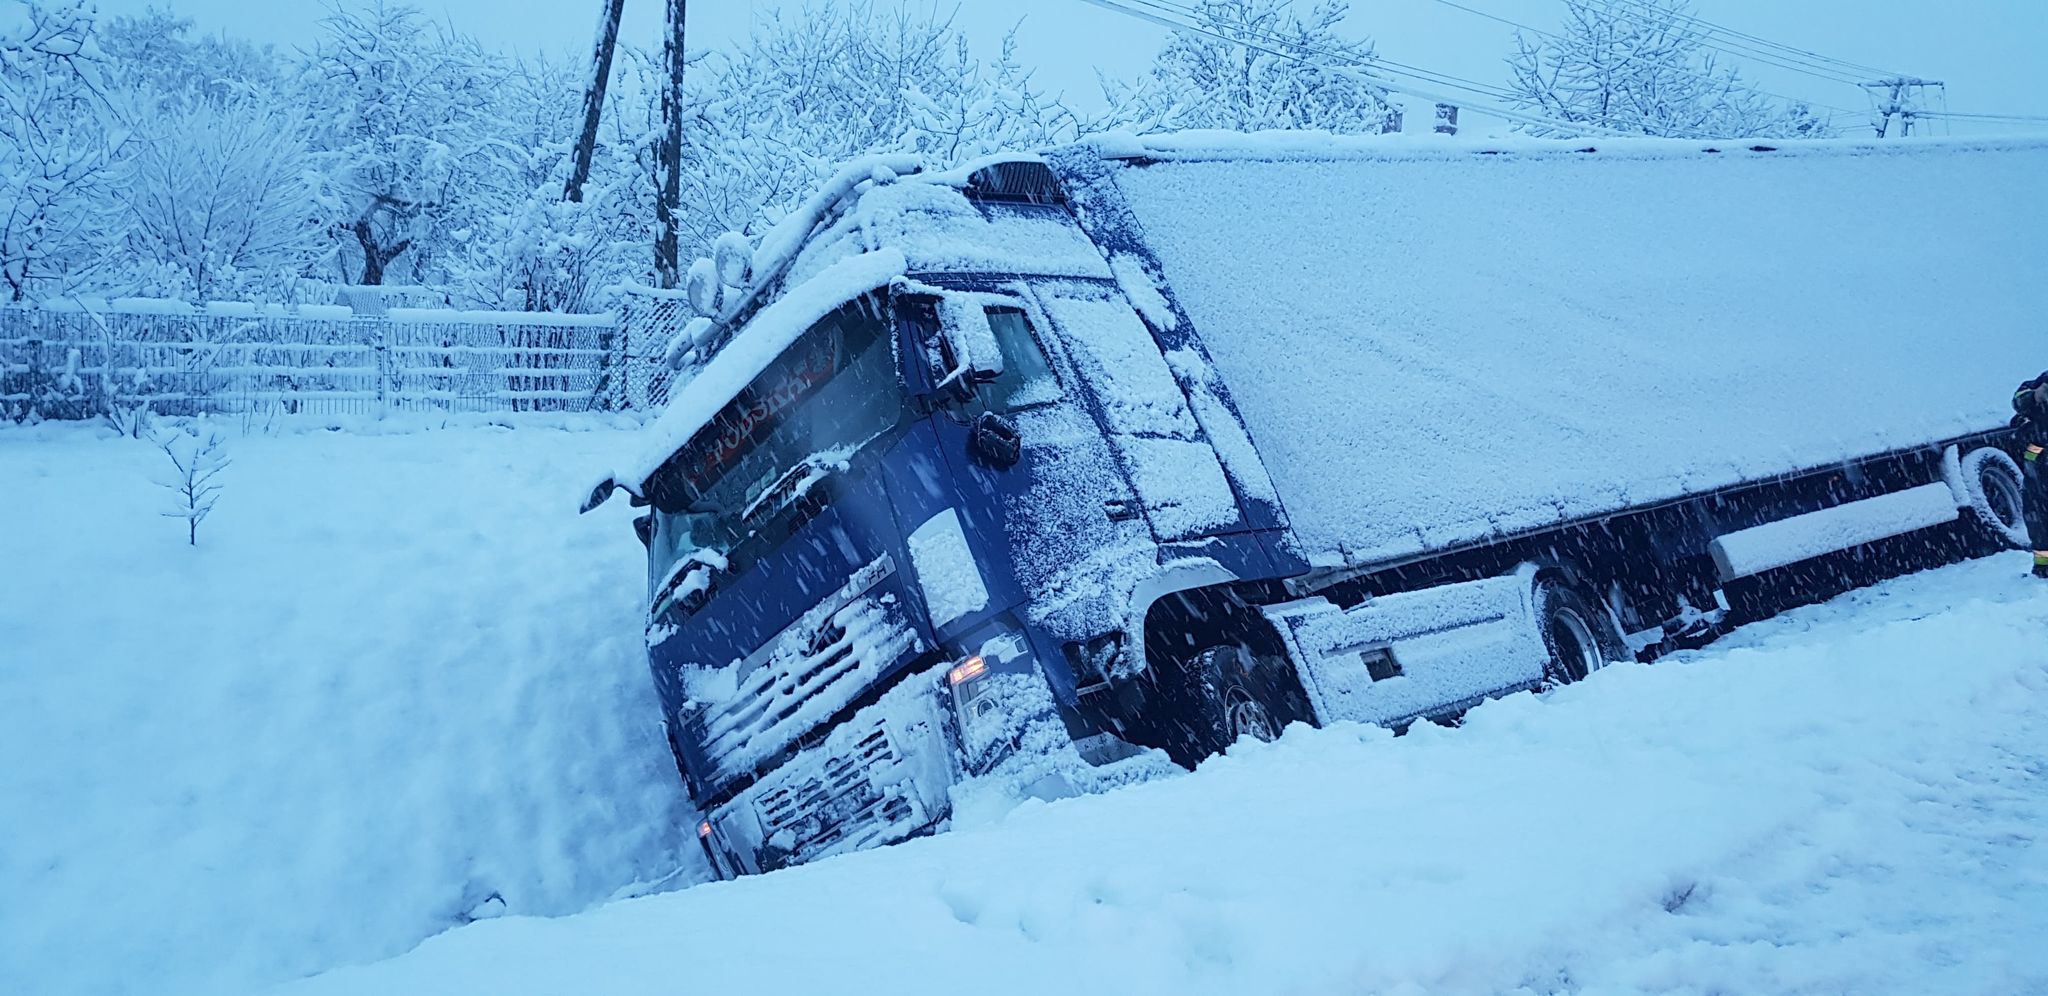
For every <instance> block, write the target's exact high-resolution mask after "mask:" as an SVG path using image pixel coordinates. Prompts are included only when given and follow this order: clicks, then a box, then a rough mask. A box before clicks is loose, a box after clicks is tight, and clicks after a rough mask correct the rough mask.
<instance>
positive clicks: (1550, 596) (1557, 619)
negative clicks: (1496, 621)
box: [1536, 575, 1628, 686]
mask: <svg viewBox="0 0 2048 996" xmlns="http://www.w3.org/2000/svg"><path fill="white" fill-rule="evenodd" d="M1536 627H1537V629H1538V630H1539V631H1540V632H1541V633H1542V635H1543V649H1544V650H1545V651H1546V652H1547V657H1546V659H1545V660H1544V662H1543V682H1544V684H1545V685H1550V686H1556V685H1569V684H1571V683H1572V682H1574V681H1578V680H1580V679H1582V678H1584V677H1586V676H1587V675H1589V674H1592V673H1593V672H1594V671H1597V670H1599V669H1600V668H1601V667H1603V666H1605V665H1606V663H1607V662H1608V661H1612V660H1621V659H1624V658H1626V657H1628V644H1627V643H1626V642H1625V641H1623V640H1622V638H1621V633H1620V632H1618V631H1617V630H1616V629H1615V626H1614V619H1613V616H1612V615H1611V614H1609V613H1608V612H1607V610H1606V609H1605V608H1604V607H1603V606H1601V605H1600V603H1599V602H1598V601H1597V600H1595V599H1594V598H1593V597H1592V596H1590V595H1588V594H1587V593H1586V592H1585V591H1584V590H1583V589H1581V588H1579V587H1578V586H1577V585H1574V584H1572V583H1571V582H1569V581H1566V580H1565V579H1563V578H1561V577H1557V576H1555V575H1544V576H1543V577H1540V578H1539V579H1538V580H1537V582H1536Z"/></svg>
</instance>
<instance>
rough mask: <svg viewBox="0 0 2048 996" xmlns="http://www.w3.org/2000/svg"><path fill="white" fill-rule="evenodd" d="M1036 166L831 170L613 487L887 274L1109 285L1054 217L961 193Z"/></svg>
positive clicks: (631, 484) (764, 255) (779, 237)
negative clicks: (991, 171)
mask: <svg viewBox="0 0 2048 996" xmlns="http://www.w3.org/2000/svg"><path fill="white" fill-rule="evenodd" d="M1035 158H1036V157H1033V156H1029V155H1021V156H1020V155H1012V156H1001V157H991V158H990V159H988V160H984V161H982V162H979V163H975V164H971V165H970V166H968V167H963V168H961V169H956V170H950V171H946V172H943V173H929V174H910V175H904V174H906V173H908V171H909V170H910V169H912V168H914V165H915V163H914V160H906V159H905V158H904V157H900V156H899V157H890V156H883V157H869V158H866V159H861V160H857V161H855V162H854V163H851V164H849V165H848V166H847V167H846V168H844V169H842V170H840V171H839V172H838V173H837V174H836V175H835V176H834V177H833V178H832V179H831V180H829V181H828V182H827V183H826V184H825V185H824V186H823V187H821V188H820V190H819V191H818V193H817V194H815V195H813V196H812V197H811V198H810V199H809V200H807V201H806V202H805V203H804V205H803V206H802V207H800V208H799V209H798V210H797V211H795V212H792V213H791V215H790V216H789V217H788V218H785V219H784V220H783V221H782V222H781V223H779V224H778V225H776V227H775V228H774V229H773V230H771V231H770V232H769V233H768V234H767V235H766V236H764V237H763V238H762V241H761V245H760V246H759V248H757V249H756V250H755V252H754V259H753V270H754V273H753V282H752V284H751V286H750V288H749V289H748V290H746V291H744V292H742V293H735V294H730V295H728V299H727V300H726V301H725V302H724V303H723V304H722V305H721V309H720V317H719V322H720V323H721V325H723V326H724V328H723V329H721V330H718V331H714V332H709V333H706V338H707V339H709V340H710V341H713V342H714V343H716V344H717V345H716V350H717V351H716V353H715V354H714V355H713V358H712V360H711V362H710V363H708V364H707V365H706V366H705V367H704V368H703V370H701V371H699V372H698V373H696V374H695V375H694V376H692V377H691V378H690V379H689V381H688V382H687V383H685V384H683V385H681V386H679V387H678V388H677V389H675V390H674V391H673V392H672V394H671V399H672V400H671V401H670V403H669V406H668V408H667V409H666V410H665V411H664V412H663V413H662V415H661V416H660V418H659V419H658V420H657V421H656V422H655V423H654V425H653V426H652V428H651V430H650V431H649V432H648V434H647V436H646V445H645V447H644V449H642V450H641V451H640V452H639V453H638V454H637V455H636V456H635V457H634V458H633V459H632V460H629V461H627V462H626V463H623V464H621V465H620V466H619V467H618V468H617V470H616V472H615V473H614V474H613V475H612V479H613V480H614V481H616V482H618V483H620V484H623V485H625V486H627V487H628V488H631V489H634V490H636V491H637V490H640V489H641V488H642V487H643V486H644V485H645V483H646V480H647V478H648V477H649V476H650V475H652V474H653V473H654V471H655V470H656V468H658V467H660V466H661V464H662V462H663V461H665V460H667V459H668V457H669V456H670V455H671V454H673V453H674V452H675V451H676V450H677V449H679V448H680V447H682V446H683V445H684V444H685V443H687V442H689V440H690V437H692V436H694V435H695V434H696V433H697V431H698V430H700V429H702V428H703V427H704V425H705V424H706V423H707V422H709V420H710V419H711V418H712V417H714V416H715V415H717V413H718V412H719V410H720V409H722V408H723V407H724V406H725V405H726V403H728V402H730V401H731V400H732V399H733V398H734V397H736V396H738V394H739V392H740V391H741V390H743V389H744V388H745V387H746V385H747V384H749V383H751V382H752V380H753V378H754V377H756V376H759V375H760V373H761V371H763V370H765V369H766V368H767V366H768V364H769V363H771V362H773V361H774V359H775V357H776V356H778V355H780V354H781V352H782V351H783V350H785V349H788V348H789V346H790V345H791V344H792V343H794V342H795V341H796V338H797V336H799V335H801V334H802V333H803V331H804V330H805V329H806V328H807V327H809V325H810V324H811V323H812V322H816V321H817V320H818V319H820V318H823V317H824V316H825V315H828V314H830V313H831V312H832V310H833V309H834V308H836V307H838V306H839V305H841V304H844V303H845V302H846V301H848V300H851V299H852V298H854V297H857V296H859V295H861V294H863V293H866V292H868V291H871V290H875V289H876V288H879V287H882V286H884V285H886V284H888V283H889V282H891V281H892V280H893V279H895V278H896V277H899V276H903V275H905V274H909V273H932V272H970V271H980V272H1002V273H1021V274H1030V273H1044V274H1062V275H1070V276H1092V277H1100V278H1105V279H1106V278H1108V277H1109V276H1110V271H1109V266H1108V264H1107V263H1106V262H1104V260H1103V258H1102V254H1101V253H1100V252H1098V251H1097V250H1096V248H1095V246H1094V244H1093V243H1091V242H1089V241H1088V239H1087V237H1086V236H1084V235H1082V233H1081V232H1080V230H1079V229H1077V228H1075V227H1074V226H1073V225H1072V224H1070V223H1067V222H1066V221H1065V220H1064V219H1063V218H1056V217H1043V216H1036V217H1035V216H1031V215H1028V214H1017V215H1011V216H1006V217H1004V218H1003V219H1002V221H1001V222H1000V223H995V222H992V221H991V220H990V218H989V217H988V216H987V215H986V214H984V213H983V212H982V211H981V210H980V209H979V208H977V207H976V206H975V205H974V204H973V203H972V202H971V201H969V200H968V198H967V196H966V194H965V193H963V188H965V187H966V186H967V185H968V183H969V182H970V180H971V179H972V177H973V176H974V170H975V169H977V168H979V167H980V166H984V165H988V164H990V163H995V162H1012V161H1018V160H1031V159H1035ZM778 295H779V296H778ZM757 309H758V310H757ZM720 340H722V342H721V341H720Z"/></svg>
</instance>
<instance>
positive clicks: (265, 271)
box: [123, 95, 325, 300]
mask: <svg viewBox="0 0 2048 996" xmlns="http://www.w3.org/2000/svg"><path fill="white" fill-rule="evenodd" d="M124 178H125V182H124V184H123V193H124V198H125V201H126V203H127V204H128V207H129V212H130V217H131V219H132V224H131V225H130V226H129V245H130V247H131V249H132V250H133V252H134V256H135V259H136V260H137V261H138V262H139V263H142V264H149V265H152V266H153V268H154V272H152V273H150V274H148V276H149V277H150V278H151V279H150V280H149V281H148V283H147V285H146V286H145V287H143V288H142V289H143V290H144V291H145V292H147V293H150V294H152V295H154V296H163V297H182V298H189V299H192V300H208V299H213V298H235V297H238V296H252V293H251V292H261V291H262V290H265V289H267V288H266V287H265V285H266V284H267V283H274V282H275V279H276V278H278V277H280V276H283V277H290V276H296V275H298V274H300V273H302V272H303V271H305V270H306V269H307V267H309V266H310V265H311V264H312V262H313V261H314V259H316V258H317V257H318V255H319V254H320V253H321V251H322V249H323V247H324V242H325V234H324V232H323V230H322V226H321V224H320V218H319V215H320V212H319V198H318V188H317V184H316V182H315V180H314V169H313V163H312V159H311V154H310V152H309V151H308V149H307V145H306V137H305V126H304V124H303V123H302V122H301V120H300V119H299V117H298V115H297V114H295V113H293V112H291V111H288V110H286V109H284V108H281V107H278V106H277V105H275V104H271V103H268V102H264V101H261V100H258V99H256V98H253V97H249V96H220V97H215V96H211V95H207V96H203V97H201V98H200V99H197V100H195V101H193V102H191V103H190V104H187V105H184V106H179V105H177V104H165V105H163V106H161V107H159V109H158V113H156V114H153V115H151V119H150V121H149V123H148V124H147V125H146V126H145V131H144V132H143V133H142V136H141V139H140V140H139V141H138V142H137V143H136V153H135V155H134V157H133V159H132V160H131V161H130V163H129V164H128V167H127V169H126V170H125V172H124Z"/></svg>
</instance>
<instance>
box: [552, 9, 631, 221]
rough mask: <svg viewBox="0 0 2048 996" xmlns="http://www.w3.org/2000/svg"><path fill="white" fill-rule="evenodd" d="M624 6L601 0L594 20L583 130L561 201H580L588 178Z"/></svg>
mask: <svg viewBox="0 0 2048 996" xmlns="http://www.w3.org/2000/svg"><path fill="white" fill-rule="evenodd" d="M625 10H626V0H605V5H604V13H603V15H602V16H600V17H599V18H598V21H597V51H596V52H594V53H592V61H593V62H595V63H596V65H597V68H596V71H595V75H593V76H591V78H590V88H589V89H588V90H585V91H583V133H582V134H581V135H579V136H577V138H576V155H575V157H574V158H573V159H572V160H570V163H569V182H568V184H567V185H565V186H564V187H563V188H562V199H563V200H565V201H572V202H580V201H582V200H583V184H584V183H586V182H587V181H589V179H590V157H591V156H592V155H594V154H595V153H596V151H597V119H598V117H599V116H600V115H601V114H603V113H604V91H605V87H606V86H608V85H610V83H611V78H612V52H613V51H615V50H616V49H617V48H618V47H619V17H620V16H621V15H623V14H624V13H625Z"/></svg>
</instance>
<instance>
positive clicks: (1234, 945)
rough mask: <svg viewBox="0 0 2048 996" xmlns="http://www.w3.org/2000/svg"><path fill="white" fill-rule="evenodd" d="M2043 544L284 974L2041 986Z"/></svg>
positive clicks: (2045, 683)
mask: <svg viewBox="0 0 2048 996" xmlns="http://www.w3.org/2000/svg"><path fill="white" fill-rule="evenodd" d="M2024 570H2025V565H2024V563H2023V562H2022V560H2021V559H2020V558H2017V557H2013V556H2008V557H2000V558H1996V559H1993V560H1989V561H1984V562H1978V563H1971V564H1966V565H1962V566H1959V567H1953V568H1949V569H1944V570H1940V571H1935V572H1932V573H1929V574H1925V575H1921V576H1918V577H1913V578H1910V579H1906V580H1904V581H1900V582H1896V583H1893V584H1890V585H1886V586H1884V587H1882V588H1878V589H1874V590H1870V591H1865V592H1859V593H1856V594H1853V595H1851V596H1848V597H1846V598H1843V599H1841V600H1839V601H1837V602H1834V603H1831V604H1828V605H1824V606H1820V607H1816V608H1812V609H1806V610H1801V611H1798V612H1796V613H1793V614H1791V615H1789V616H1787V617H1783V618H1780V619H1777V620H1773V621H1770V622H1767V623H1764V624H1760V625H1757V626H1755V627H1752V628H1750V629H1748V630H1746V631H1743V632H1741V633H1738V634H1736V635H1734V636H1733V637H1731V638H1729V639H1728V640H1726V641H1724V642H1723V643H1722V644H1720V645H1718V646H1716V647H1714V648H1712V649H1711V650H1708V651H1705V652H1700V653H1693V654H1688V655H1685V656H1683V657H1681V658H1678V659H1676V660H1672V661H1668V662H1665V663H1661V664H1658V665H1654V666H1621V667H1614V668H1610V669H1608V670H1606V671H1603V672H1600V673H1599V674H1597V675H1595V677H1594V678H1593V680H1590V681H1588V682H1585V683H1584V684H1581V685H1578V686H1574V687H1571V688H1568V689H1565V690H1563V691H1561V692H1558V693H1556V694H1552V695H1550V696H1547V697H1541V698H1539V697H1536V696H1533V695H1519V696H1515V697H1513V698H1510V699H1506V700H1503V701H1499V702H1495V703H1492V704H1489V705H1486V706H1483V707H1481V708H1479V709H1477V710H1475V711H1474V712H1473V713H1472V714H1471V716H1470V719H1469V722H1468V723H1467V724H1466V725H1465V727H1464V728H1462V729H1458V730H1444V729H1435V728H1429V729H1422V730H1418V731H1417V732H1416V733H1415V734H1413V735H1410V736H1408V737H1405V738H1400V739H1396V738H1394V737H1392V736H1390V735H1388V734H1386V733H1384V732H1382V731H1379V730H1375V729H1368V728H1363V727H1342V728H1334V729H1328V730H1322V731H1312V730H1308V729H1304V728H1296V729H1294V730H1292V731H1290V732H1289V733H1288V735H1287V736H1286V737H1284V738H1283V739H1282V740H1281V741H1280V742H1279V743H1277V744H1274V745H1245V746H1242V747H1240V748H1239V749H1237V750H1235V751H1233V752H1232V754H1231V756H1227V757H1224V758H1222V759H1219V760H1215V761H1212V762H1211V763H1209V764H1206V765H1204V766H1203V768H1202V769H1201V770H1200V771H1199V772H1197V773H1195V774H1193V775H1190V776H1186V777H1178V778H1171V779H1167V780H1164V781H1157V782H1152V783H1149V784H1144V785H1140V786H1136V787H1132V788H1128V789H1124V790H1122V791H1118V792H1115V793H1112V794H1109V795H1106V796H1099V797H1092V798H1084V799H1078V800H1067V801H1062V802H1058V803H1053V804H1032V805H1030V806H1028V807H1026V808H1023V809H1019V810H1017V811H1015V812H1013V813H1011V814H1010V815H1009V816H1008V817H1007V818H1004V819H1002V820H999V821H997V822H996V823H994V824H992V825H988V826H983V827H979V828H974V829H966V830H961V831H957V832H954V833H951V834H948V835H945V836H941V837H938V838H934V839H928V840H922V841H914V842H911V843H909V844H906V845H903V846H899V847H895V848H891V849H887V850H882V851H871V852H866V853H861V854H856V855H851V856H848V857H845V858H840V859H835V860H830V861H826V862H822V863H819V864H816V865H811V866H807V867H803V868H798V869H794V870H790V871H784V872H777V873H774V874H771V875H767V876H763V877H760V878H755V879H750V880H742V881H737V882H728V883H721V884H716V885H708V886H702V887H699V888H694V889H690V890H687V891H684V892H680V893H673V894H667V895H660V896H652V897H647V898H641V899H635V900H631V901H627V902H621V903H616V904H612V905H609V906H606V907H604V908H602V909H599V910H595V911H592V912H589V913H585V914H582V915H580V916H574V917H567V918H561V919H554V920H546V919H524V918H522V919H504V920H497V921H493V922H489V923H479V924H473V925H470V926H467V927H464V928H462V929H460V930H455V931H452V932H449V933H446V934H443V935H441V936H439V937H436V938H434V939H433V940H430V941H428V942H427V943H425V944H423V945H421V946H420V948H419V949H418V950H415V951H413V952H412V953H410V954H408V955H406V956H404V957H402V958H399V959H396V960H393V961H389V962H385V963H382V964H378V965H372V966H368V967H360V968H350V969H343V970H340V971H336V972H333V973H330V974H328V975H326V976H323V977H320V978H316V979H313V980H310V981H307V982H304V983H301V984H298V985H294V986H290V987H287V988H286V989H285V990H284V992H285V993H288V994H291V996H315V994H340V993H382V994H393V993H400V994H412V993H420V994H426V993H443V992H489V993H494V994H500V996H505V994H514V993H536V994H538V993H577V992H591V993H607V994H631V993H650V994H652V993H670V992H677V991H685V990H687V991H696V992H712V993H738V992H748V993H797V992H887V993H927V992H928V993H948V994H950V993H960V992H973V993H990V994H995V993H1003V994H1007V993H1019V994H1034V996H1037V994H1043V993H1086V992H1118V993H1162V994H1166V993H1172V994H1184V993H1207V992H1217V993H1223V992H1230V993H1242V992H1254V993H1339V992H1342V993H1355V992H1408V993H1419V992H1439V993H1475V992H1538V993H1549V992H1585V993H1635V992H1660V993H1661V992H1694V993H1779V992H1809V993H1984V994H2011V993H2027V992H2044V991H2048V944H2043V943H2042V938H2044V937H2048V848H2043V847H2042V846H2041V845H2040V838H2041V836H2042V834H2043V832H2044V830H2043V828H2044V827H2048V585H2043V584H2039V583H2037V582H2033V581H2031V580H2026V579H2022V578H2021V577H2020V575H2021V574H2022V572H2023V571H2024Z"/></svg>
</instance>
